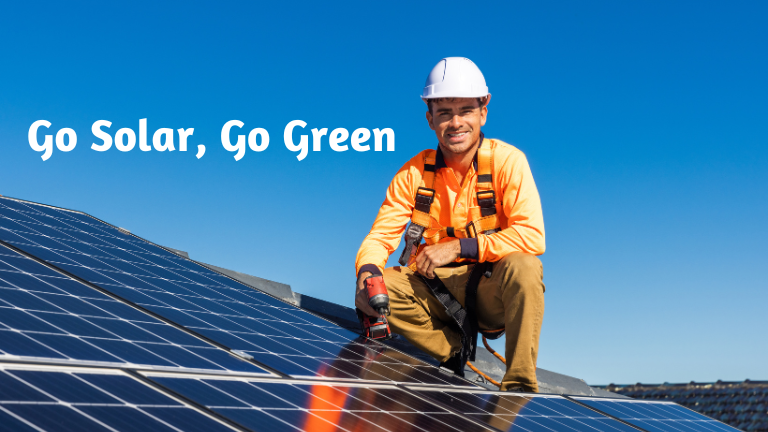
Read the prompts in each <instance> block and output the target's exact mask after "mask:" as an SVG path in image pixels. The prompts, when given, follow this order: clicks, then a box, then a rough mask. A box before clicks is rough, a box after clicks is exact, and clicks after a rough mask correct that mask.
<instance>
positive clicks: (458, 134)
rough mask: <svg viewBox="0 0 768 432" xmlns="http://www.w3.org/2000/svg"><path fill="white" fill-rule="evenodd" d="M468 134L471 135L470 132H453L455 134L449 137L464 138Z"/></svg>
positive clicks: (450, 134)
mask: <svg viewBox="0 0 768 432" xmlns="http://www.w3.org/2000/svg"><path fill="white" fill-rule="evenodd" d="M467 134H469V132H467V131H463V132H453V133H449V134H448V136H449V137H451V138H463V137H464V136H466V135H467Z"/></svg>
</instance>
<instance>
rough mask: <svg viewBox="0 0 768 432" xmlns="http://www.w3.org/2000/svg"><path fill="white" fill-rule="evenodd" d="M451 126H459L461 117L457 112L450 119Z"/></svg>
mask: <svg viewBox="0 0 768 432" xmlns="http://www.w3.org/2000/svg"><path fill="white" fill-rule="evenodd" d="M451 126H452V127H455V128H457V127H460V126H461V117H460V116H459V115H458V114H457V115H455V116H453V118H452V119H451Z"/></svg>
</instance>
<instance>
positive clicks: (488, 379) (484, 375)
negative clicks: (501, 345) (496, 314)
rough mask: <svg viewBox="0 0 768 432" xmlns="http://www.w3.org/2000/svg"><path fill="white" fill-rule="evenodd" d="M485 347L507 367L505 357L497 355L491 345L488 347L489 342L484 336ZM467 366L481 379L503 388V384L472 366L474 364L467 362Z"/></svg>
mask: <svg viewBox="0 0 768 432" xmlns="http://www.w3.org/2000/svg"><path fill="white" fill-rule="evenodd" d="M483 345H485V349H487V350H488V351H489V352H490V353H491V354H493V355H495V356H496V358H497V359H499V360H501V362H502V363H504V365H505V366H506V364H507V360H506V359H504V357H502V356H501V354H499V353H497V352H496V351H494V350H493V348H491V346H490V345H488V340H486V339H485V336H483ZM467 366H469V368H470V369H472V370H473V371H475V373H476V374H478V375H480V376H481V377H483V378H485V379H486V380H487V381H488V382H490V383H492V384H493V385H495V386H498V387H499V388H501V383H499V382H498V381H496V380H495V379H493V378H491V377H489V376H488V375H486V374H485V373H484V372H482V371H481V370H480V369H478V368H476V367H475V365H473V364H472V362H470V361H467Z"/></svg>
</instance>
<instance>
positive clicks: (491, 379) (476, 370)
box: [467, 361, 501, 388]
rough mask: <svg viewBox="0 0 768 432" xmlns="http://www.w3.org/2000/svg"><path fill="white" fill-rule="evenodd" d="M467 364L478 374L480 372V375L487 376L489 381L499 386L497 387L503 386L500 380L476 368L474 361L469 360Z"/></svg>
mask: <svg viewBox="0 0 768 432" xmlns="http://www.w3.org/2000/svg"><path fill="white" fill-rule="evenodd" d="M467 366H469V368H470V369H472V370H473V371H475V373H476V374H478V375H480V376H481V377H483V378H485V379H486V380H488V381H489V382H490V383H492V384H493V385H495V386H497V387H499V388H501V383H499V382H498V381H496V380H495V379H493V378H491V377H489V376H488V375H486V374H485V373H483V371H481V370H480V369H478V368H476V367H475V365H473V364H472V362H470V361H468V362H467Z"/></svg>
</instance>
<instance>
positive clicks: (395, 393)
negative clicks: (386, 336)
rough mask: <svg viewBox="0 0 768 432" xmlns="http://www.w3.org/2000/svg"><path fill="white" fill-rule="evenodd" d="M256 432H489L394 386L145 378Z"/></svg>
mask: <svg viewBox="0 0 768 432" xmlns="http://www.w3.org/2000/svg"><path fill="white" fill-rule="evenodd" d="M146 375H147V376H148V377H149V378H150V379H152V380H153V381H154V382H156V383H158V384H160V385H162V386H164V387H166V388H169V389H171V390H173V391H175V392H177V393H178V394H180V395H183V396H185V397H187V398H189V399H191V400H193V401H195V402H197V403H199V404H201V405H204V406H205V407H207V408H209V409H211V410H212V411H214V412H216V413H218V414H220V415H223V416H225V417H226V418H229V419H231V420H233V421H235V422H237V423H238V424H239V425H241V426H243V427H245V428H247V429H249V430H253V431H262V430H269V431H296V430H303V431H308V432H314V431H323V430H327V431H335V430H347V431H363V430H364V431H414V432H415V431H462V432H465V431H466V432H469V431H491V430H493V429H490V428H488V427H486V426H483V425H482V424H480V423H479V422H476V421H472V420H469V419H467V418H464V417H461V416H459V415H456V414H454V413H452V412H450V411H449V410H446V409H445V408H442V407H440V406H438V405H437V404H434V403H432V402H430V401H428V400H426V399H424V398H420V397H418V396H415V395H414V394H412V393H410V392H408V391H405V390H403V389H400V388H397V387H395V386H392V385H370V384H369V385H366V386H361V385H357V384H338V383H335V384H334V383H328V382H320V381H314V382H313V381H289V380H252V379H242V380H233V379H221V377H215V376H212V377H208V378H205V377H201V378H189V377H184V376H178V375H176V376H172V375H165V376H164V375H159V374H155V373H147V374H146Z"/></svg>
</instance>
